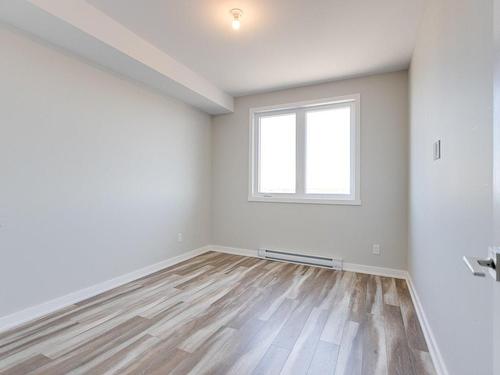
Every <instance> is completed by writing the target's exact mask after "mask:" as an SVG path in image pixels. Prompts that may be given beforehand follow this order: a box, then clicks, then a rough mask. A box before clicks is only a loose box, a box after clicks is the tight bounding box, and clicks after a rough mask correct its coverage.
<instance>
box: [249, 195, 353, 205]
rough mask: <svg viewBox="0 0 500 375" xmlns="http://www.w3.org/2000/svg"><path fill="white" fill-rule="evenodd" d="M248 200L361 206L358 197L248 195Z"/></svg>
mask: <svg viewBox="0 0 500 375" xmlns="http://www.w3.org/2000/svg"><path fill="white" fill-rule="evenodd" d="M248 201H249V202H261V203H299V204H330V205H339V206H361V200H360V199H328V198H290V197H286V198H285V197H284V198H280V197H259V196H250V197H248Z"/></svg>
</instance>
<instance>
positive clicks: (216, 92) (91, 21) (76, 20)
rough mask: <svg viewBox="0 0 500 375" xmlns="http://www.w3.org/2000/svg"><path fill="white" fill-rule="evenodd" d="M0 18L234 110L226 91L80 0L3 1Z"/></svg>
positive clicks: (204, 105) (199, 103) (183, 95)
mask: <svg viewBox="0 0 500 375" xmlns="http://www.w3.org/2000/svg"><path fill="white" fill-rule="evenodd" d="M0 18H1V19H2V20H4V21H5V22H7V23H10V24H13V25H14V26H16V27H19V28H21V29H23V30H26V31H28V32H30V33H33V34H35V35H37V36H39V37H41V38H43V39H46V40H48V41H49V42H51V43H53V44H56V45H58V46H61V47H63V48H65V49H69V50H71V51H72V52H74V53H76V54H78V55H81V56H83V57H85V58H88V59H90V60H92V61H95V62H97V63H99V64H101V65H103V66H105V67H107V68H110V69H112V70H114V71H117V72H119V73H121V74H123V75H125V76H128V77H130V78H133V79H135V80H138V81H140V82H142V83H144V84H146V85H149V86H151V87H153V88H156V89H158V90H160V91H162V92H164V93H166V94H168V95H170V96H173V97H176V98H178V99H180V100H182V101H184V102H187V103H189V104H191V105H193V106H195V107H198V108H200V109H201V110H203V111H205V112H208V113H210V114H220V113H227V112H231V111H232V110H233V98H232V97H231V96H230V95H228V94H227V93H225V92H224V91H222V90H221V89H219V88H218V87H217V86H215V85H214V84H213V83H211V82H210V81H208V80H207V79H205V78H204V77H202V76H200V75H198V74H197V73H195V72H193V71H192V70H190V69H189V68H187V67H186V66H185V65H183V64H181V63H179V62H178V61H176V60H175V59H174V58H172V57H171V56H169V55H168V54H166V53H165V52H163V51H162V50H160V49H158V48H157V47H155V46H153V45H152V44H150V43H149V42H147V41H145V40H144V39H142V38H140V37H139V36H137V35H136V34H134V33H133V32H132V31H130V30H129V29H127V28H126V27H124V26H123V25H121V24H120V23H118V22H117V21H115V20H114V19H112V18H111V17H109V16H107V15H106V14H104V13H103V12H101V11H100V10H98V9H97V8H95V7H93V6H92V5H90V4H89V3H87V2H86V1H84V0H19V1H6V2H2V3H1V4H0Z"/></svg>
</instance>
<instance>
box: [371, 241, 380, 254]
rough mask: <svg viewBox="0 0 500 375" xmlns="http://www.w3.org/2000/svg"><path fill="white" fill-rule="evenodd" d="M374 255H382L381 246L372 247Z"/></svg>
mask: <svg viewBox="0 0 500 375" xmlns="http://www.w3.org/2000/svg"><path fill="white" fill-rule="evenodd" d="M372 253H373V254H375V255H380V245H379V244H377V243H376V244H373V245H372Z"/></svg>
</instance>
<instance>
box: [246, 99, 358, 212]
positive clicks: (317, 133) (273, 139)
mask: <svg viewBox="0 0 500 375" xmlns="http://www.w3.org/2000/svg"><path fill="white" fill-rule="evenodd" d="M359 103H360V97H359V95H350V96H346V97H341V98H333V99H324V100H320V101H314V102H304V103H296V104H290V105H282V106H277V107H266V108H254V109H251V110H250V121H251V126H250V140H251V142H250V184H249V185H250V186H249V197H248V199H249V200H250V201H260V202H295V203H325V204H352V205H359V204H361V202H360V198H359Z"/></svg>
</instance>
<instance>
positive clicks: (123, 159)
mask: <svg viewBox="0 0 500 375" xmlns="http://www.w3.org/2000/svg"><path fill="white" fill-rule="evenodd" d="M0 45H1V58H0V82H1V84H0V171H1V174H0V224H1V227H0V259H1V260H0V285H2V287H0V316H2V315H6V314H9V313H13V312H15V311H18V310H21V309H23V308H26V307H29V306H33V305H36V304H39V303H42V302H45V301H47V300H50V299H53V298H56V297H59V296H62V295H65V294H67V293H70V292H74V291H76V290H79V289H81V288H85V287H88V286H91V285H94V284H96V283H99V282H102V281H105V280H108V279H111V278H113V277H116V276H120V275H123V274H126V273H128V272H131V271H134V270H137V269H139V268H141V267H144V266H147V265H150V264H153V263H156V262H159V261H161V260H165V259H167V258H169V257H172V256H175V255H177V254H180V253H182V252H185V251H187V250H191V249H194V248H197V247H200V246H203V245H206V244H208V243H209V242H210V217H209V215H210V214H209V209H210V184H211V183H210V175H211V170H210V166H211V163H210V157H211V156H210V151H211V149H210V148H211V144H210V143H211V137H210V132H211V124H210V117H209V116H208V115H206V114H203V113H201V112H199V111H198V110H195V109H193V108H191V107H189V106H187V105H185V104H181V103H179V102H177V101H174V100H170V99H168V98H165V97H164V96H160V95H157V94H155V93H153V92H151V91H149V90H146V89H143V88H140V87H138V86H136V85H135V84H133V83H131V82H130V81H127V80H126V79H123V78H120V77H118V76H115V75H112V74H110V73H108V72H105V71H103V70H101V69H98V68H96V67H93V66H91V65H89V64H88V63H87V62H84V61H82V60H79V59H77V58H75V57H73V56H70V55H68V54H65V53H63V52H61V51H59V50H56V49H54V48H53V47H49V46H47V45H45V44H43V43H40V42H38V41H33V40H31V39H29V38H27V37H26V36H24V35H21V34H19V33H17V32H15V31H12V30H10V29H8V28H6V27H4V26H2V25H0ZM178 232H183V233H184V242H182V243H178V242H177V233H178Z"/></svg>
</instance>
